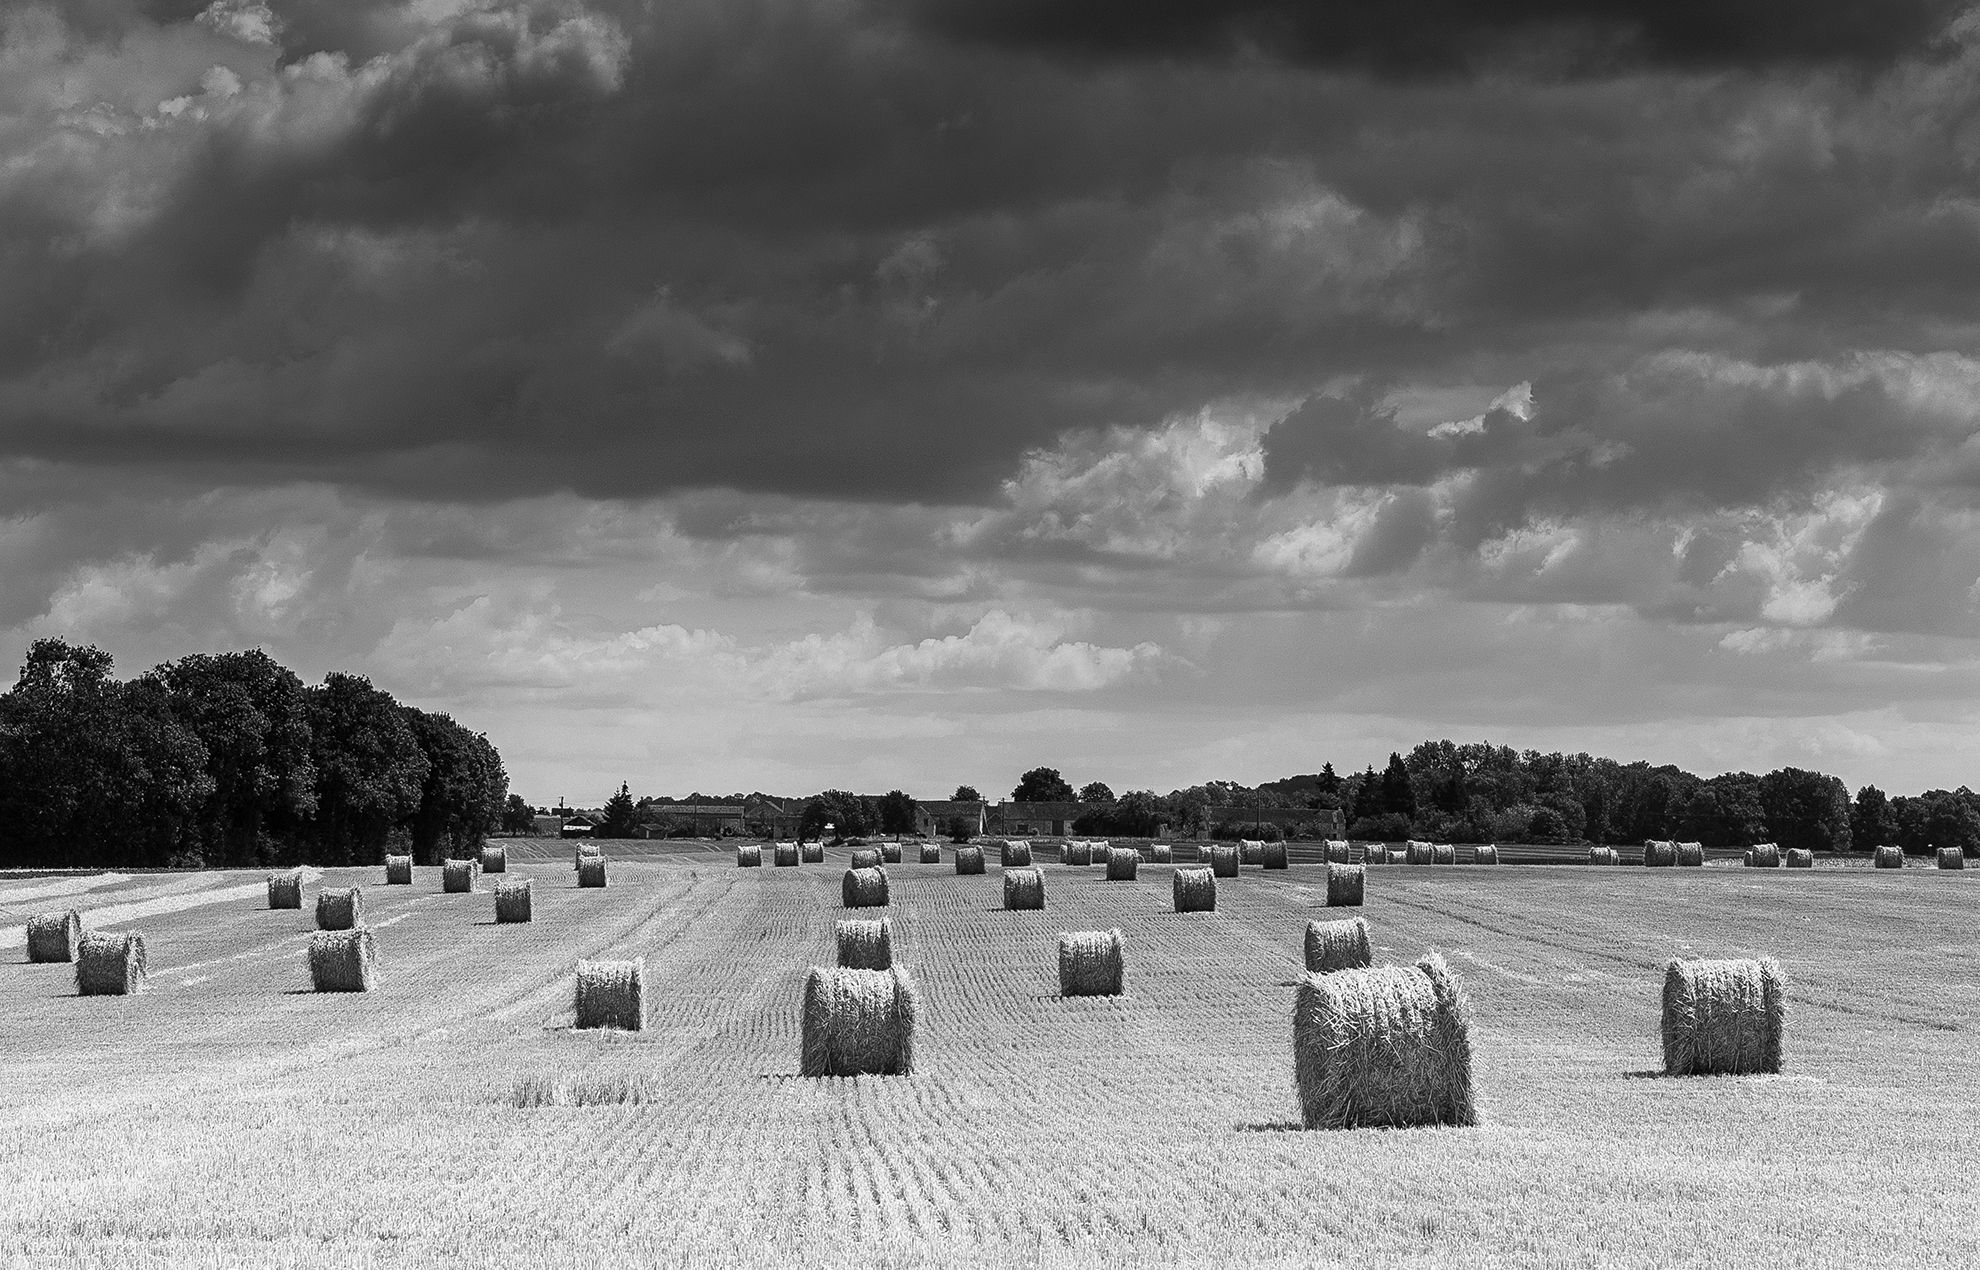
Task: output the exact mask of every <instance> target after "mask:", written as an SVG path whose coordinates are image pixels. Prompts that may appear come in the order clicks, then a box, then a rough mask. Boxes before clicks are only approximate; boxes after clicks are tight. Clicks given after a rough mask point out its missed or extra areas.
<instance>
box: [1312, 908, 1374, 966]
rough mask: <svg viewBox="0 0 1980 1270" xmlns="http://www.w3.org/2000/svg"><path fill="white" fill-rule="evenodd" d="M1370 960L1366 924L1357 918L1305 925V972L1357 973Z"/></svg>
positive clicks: (1371, 956) (1371, 958)
mask: <svg viewBox="0 0 1980 1270" xmlns="http://www.w3.org/2000/svg"><path fill="white" fill-rule="evenodd" d="M1372 960H1373V955H1372V954H1371V953H1370V951H1369V948H1368V923H1367V922H1366V921H1364V920H1362V919H1361V918H1359V917H1351V918H1348V919H1346V920H1343V921H1334V922H1308V923H1307V924H1306V972H1307V973H1308V974H1314V975H1317V974H1325V973H1326V972H1328V971H1330V970H1359V969H1361V968H1362V967H1364V966H1366V965H1368V963H1369V962H1370V961H1372Z"/></svg>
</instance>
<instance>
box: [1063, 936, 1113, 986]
mask: <svg viewBox="0 0 1980 1270" xmlns="http://www.w3.org/2000/svg"><path fill="white" fill-rule="evenodd" d="M1126 978H1127V958H1126V957H1125V956H1124V955H1123V954H1122V951H1121V932H1120V931H1118V930H1078V931H1068V932H1066V933H1065V934H1062V935H1060V936H1059V995H1060V996H1062V997H1117V996H1119V995H1120V994H1121V991H1122V987H1123V985H1124V983H1125V981H1126Z"/></svg>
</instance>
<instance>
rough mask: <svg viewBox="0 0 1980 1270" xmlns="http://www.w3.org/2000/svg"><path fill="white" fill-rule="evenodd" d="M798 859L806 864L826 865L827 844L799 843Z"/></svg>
mask: <svg viewBox="0 0 1980 1270" xmlns="http://www.w3.org/2000/svg"><path fill="white" fill-rule="evenodd" d="M798 859H800V860H802V861H804V862H805V863H806V864H823V863H825V844H824V843H822V842H800V843H798Z"/></svg>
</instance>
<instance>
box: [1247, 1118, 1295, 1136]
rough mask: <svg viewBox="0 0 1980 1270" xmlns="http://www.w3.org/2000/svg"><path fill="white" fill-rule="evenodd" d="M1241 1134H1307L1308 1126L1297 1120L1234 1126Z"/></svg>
mask: <svg viewBox="0 0 1980 1270" xmlns="http://www.w3.org/2000/svg"><path fill="white" fill-rule="evenodd" d="M1231 1127H1232V1128H1234V1129H1236V1130H1237V1131H1238V1132H1239V1133H1305V1132H1306V1126H1305V1125H1303V1124H1301V1123H1300V1122H1299V1121H1297V1120H1261V1121H1257V1122H1255V1123H1251V1124H1236V1125H1232V1126H1231Z"/></svg>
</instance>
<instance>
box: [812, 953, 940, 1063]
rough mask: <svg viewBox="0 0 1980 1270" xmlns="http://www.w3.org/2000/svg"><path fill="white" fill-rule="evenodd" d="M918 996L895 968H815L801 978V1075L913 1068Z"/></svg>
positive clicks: (905, 975)
mask: <svg viewBox="0 0 1980 1270" xmlns="http://www.w3.org/2000/svg"><path fill="white" fill-rule="evenodd" d="M919 1013H920V1000H919V998H918V996H917V995H916V993H915V988H914V981H913V980H911V979H909V978H908V976H907V973H906V972H905V971H903V970H901V969H899V968H898V967H897V968H895V969H891V970H849V969H846V968H844V967H836V968H828V967H825V966H813V967H812V968H811V970H810V972H809V973H808V974H806V975H805V977H804V1039H803V1042H802V1048H801V1050H800V1052H799V1056H798V1071H799V1072H800V1074H802V1075H805V1076H905V1075H908V1074H909V1073H911V1072H913V1071H914V1025H915V1017H916V1016H917V1015H918V1014H919Z"/></svg>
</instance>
